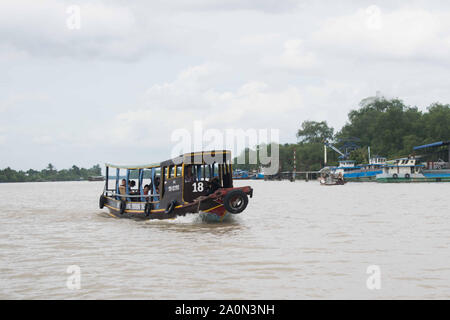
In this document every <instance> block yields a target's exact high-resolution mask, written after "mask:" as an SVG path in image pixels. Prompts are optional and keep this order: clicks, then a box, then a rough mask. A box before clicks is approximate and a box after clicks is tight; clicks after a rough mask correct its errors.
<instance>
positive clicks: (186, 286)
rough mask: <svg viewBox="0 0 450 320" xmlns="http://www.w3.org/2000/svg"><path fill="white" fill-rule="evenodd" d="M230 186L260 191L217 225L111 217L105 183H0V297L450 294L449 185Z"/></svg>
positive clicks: (190, 218) (445, 296)
mask: <svg viewBox="0 0 450 320" xmlns="http://www.w3.org/2000/svg"><path fill="white" fill-rule="evenodd" d="M235 184H236V185H245V184H249V185H251V186H252V187H253V188H254V197H253V199H250V203H249V206H248V208H247V210H246V211H244V213H242V214H240V215H237V216H233V217H232V218H231V219H229V220H228V221H225V222H222V223H207V222H204V221H202V220H201V219H200V218H199V217H198V216H196V215H192V216H186V217H180V218H177V219H175V220H168V221H135V220H130V219H117V218H113V217H111V216H110V215H108V214H107V211H106V210H99V209H98V198H99V195H100V193H101V191H102V189H103V183H101V182H54V183H50V182H49V183H14V184H0V200H1V202H0V203H1V204H2V207H3V208H2V210H1V211H0V298H2V299H55V298H57V299H339V298H343V299H438V298H440V299H449V298H450V250H449V247H450V210H449V197H448V195H449V194H450V184H438V183H436V184H377V183H348V184H347V185H345V186H335V187H324V186H320V185H319V183H317V182H315V181H314V182H313V181H311V182H300V181H299V182H296V183H291V182H287V181H286V182H284V181H283V182H264V181H247V182H244V181H239V182H235ZM73 265H75V266H78V267H79V271H80V288H79V289H73V288H71V289H69V287H70V286H69V287H68V286H67V280H68V277H70V276H71V274H70V273H67V271H68V267H69V266H73ZM371 266H372V267H371ZM368 268H369V271H370V270H372V271H373V270H377V271H376V272H375V273H374V274H368V273H367V271H368ZM371 268H372V269H371ZM373 268H375V269H373ZM373 277H376V279H375V282H371V281H369V282H370V283H372V284H373V283H376V284H377V285H376V286H375V288H374V287H373V286H371V285H370V284H369V285H368V284H367V280H368V278H370V279H372V280H373V279H374V278H373Z"/></svg>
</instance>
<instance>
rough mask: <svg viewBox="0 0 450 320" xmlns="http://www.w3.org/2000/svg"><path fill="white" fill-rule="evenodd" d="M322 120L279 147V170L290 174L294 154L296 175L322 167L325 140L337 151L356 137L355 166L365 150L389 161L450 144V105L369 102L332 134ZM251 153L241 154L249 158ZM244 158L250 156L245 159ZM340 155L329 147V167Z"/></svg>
mask: <svg viewBox="0 0 450 320" xmlns="http://www.w3.org/2000/svg"><path fill="white" fill-rule="evenodd" d="M333 133H334V129H333V128H331V127H328V124H327V123H326V122H325V121H322V122H315V121H304V122H303V123H302V125H301V128H300V129H299V130H298V132H297V137H298V138H299V140H300V142H299V143H297V144H284V145H279V150H280V154H279V156H280V171H292V170H293V167H294V165H293V153H294V150H295V152H296V161H297V163H296V168H297V171H316V170H319V169H320V168H322V167H323V161H324V155H323V149H324V147H323V142H324V141H330V142H333V141H334V143H335V145H336V146H337V147H338V148H339V147H341V145H340V144H339V141H345V140H348V139H349V138H353V137H357V138H359V139H360V141H359V142H358V143H357V144H358V145H359V146H360V147H361V148H360V149H357V150H355V151H353V152H352V153H351V155H350V158H351V159H352V160H355V161H356V162H357V163H367V162H368V160H369V159H368V151H367V147H368V146H370V147H371V153H372V155H375V154H378V155H380V156H385V157H387V158H390V159H391V158H397V157H403V156H408V155H410V154H412V153H413V147H414V146H418V145H421V144H426V143H432V142H437V141H448V140H450V105H448V104H446V105H444V104H440V103H434V104H432V105H431V106H430V107H428V109H427V111H426V112H421V111H419V110H418V108H417V107H410V106H406V105H405V104H404V103H403V101H401V100H399V99H392V100H387V99H384V98H373V97H370V98H367V99H364V100H362V101H361V103H360V106H359V109H357V110H352V111H351V112H350V113H349V114H348V122H347V124H345V125H344V127H343V128H342V129H341V130H340V131H339V132H338V133H337V134H336V135H333ZM249 152H250V151H249V149H247V150H246V151H245V153H246V154H247V155H248V153H249ZM247 159H248V158H247ZM337 161H338V155H337V154H336V153H335V152H334V151H331V150H330V149H328V163H327V165H336V164H337ZM235 168H240V169H244V170H256V169H258V168H259V165H248V164H245V165H235Z"/></svg>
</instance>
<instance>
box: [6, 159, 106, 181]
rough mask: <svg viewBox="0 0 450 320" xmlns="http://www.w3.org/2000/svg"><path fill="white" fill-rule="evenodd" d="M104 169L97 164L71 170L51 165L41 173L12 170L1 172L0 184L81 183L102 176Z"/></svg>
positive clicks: (7, 169) (74, 167)
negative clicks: (91, 177) (92, 177)
mask: <svg viewBox="0 0 450 320" xmlns="http://www.w3.org/2000/svg"><path fill="white" fill-rule="evenodd" d="M101 173H102V169H101V168H100V166H99V165H98V164H97V165H95V166H93V167H92V168H90V169H85V168H81V169H80V168H78V167H77V166H72V168H70V169H62V170H59V171H58V170H56V169H55V167H54V166H53V165H52V164H51V163H49V164H48V166H47V168H46V169H43V170H41V171H37V170H33V169H29V170H28V171H26V172H24V171H15V170H13V169H11V168H9V167H8V168H6V169H3V170H0V182H42V181H79V180H85V179H87V178H88V177H89V176H100V175H101Z"/></svg>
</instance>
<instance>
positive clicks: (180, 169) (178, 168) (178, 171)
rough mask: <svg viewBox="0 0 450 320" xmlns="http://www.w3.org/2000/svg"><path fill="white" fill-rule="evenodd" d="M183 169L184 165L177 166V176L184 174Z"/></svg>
mask: <svg viewBox="0 0 450 320" xmlns="http://www.w3.org/2000/svg"><path fill="white" fill-rule="evenodd" d="M182 169H183V167H182V166H176V176H177V177H181V176H182V173H181V172H182Z"/></svg>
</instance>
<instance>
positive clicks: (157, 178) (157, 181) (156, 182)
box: [155, 177, 161, 194]
mask: <svg viewBox="0 0 450 320" xmlns="http://www.w3.org/2000/svg"><path fill="white" fill-rule="evenodd" d="M160 183H161V178H160V177H156V178H155V190H156V193H158V194H159V185H160Z"/></svg>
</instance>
